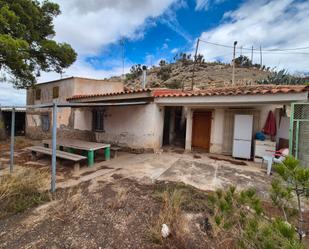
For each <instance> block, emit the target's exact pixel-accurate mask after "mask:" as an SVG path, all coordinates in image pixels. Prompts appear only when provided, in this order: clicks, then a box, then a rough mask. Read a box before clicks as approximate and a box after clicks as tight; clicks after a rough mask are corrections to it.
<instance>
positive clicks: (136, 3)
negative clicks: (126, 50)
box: [55, 0, 177, 55]
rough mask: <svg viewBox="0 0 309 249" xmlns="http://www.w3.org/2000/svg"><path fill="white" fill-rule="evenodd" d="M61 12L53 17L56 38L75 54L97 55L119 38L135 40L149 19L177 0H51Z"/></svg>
mask: <svg viewBox="0 0 309 249" xmlns="http://www.w3.org/2000/svg"><path fill="white" fill-rule="evenodd" d="M55 1H56V2H57V3H59V4H60V7H61V10H62V14H61V15H60V16H59V17H57V19H56V20H55V29H56V37H55V39H57V40H58V41H65V42H68V43H70V44H71V45H72V46H73V47H74V48H75V49H76V50H77V52H78V53H79V54H81V55H90V54H97V53H98V52H99V51H100V50H101V49H102V48H103V47H104V46H105V45H108V44H111V43H114V42H116V41H118V40H119V39H120V38H121V37H126V38H128V39H137V38H140V37H142V36H143V32H142V31H143V29H144V27H145V25H146V24H147V23H148V20H151V18H156V17H158V16H160V15H161V14H162V13H164V12H165V11H166V10H167V9H168V7H169V6H170V5H171V4H173V3H175V2H177V0H160V1H157V0H146V1H145V0H126V1H123V0H105V1H102V0H88V1H84V0H55Z"/></svg>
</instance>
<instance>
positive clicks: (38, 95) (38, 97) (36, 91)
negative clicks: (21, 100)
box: [35, 89, 41, 100]
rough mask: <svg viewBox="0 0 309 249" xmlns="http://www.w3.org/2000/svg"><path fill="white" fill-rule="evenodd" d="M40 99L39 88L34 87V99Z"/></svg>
mask: <svg viewBox="0 0 309 249" xmlns="http://www.w3.org/2000/svg"><path fill="white" fill-rule="evenodd" d="M40 99H41V89H36V90H35V100H40Z"/></svg>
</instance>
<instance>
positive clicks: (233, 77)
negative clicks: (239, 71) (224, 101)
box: [232, 41, 237, 85]
mask: <svg viewBox="0 0 309 249" xmlns="http://www.w3.org/2000/svg"><path fill="white" fill-rule="evenodd" d="M236 45H237V41H234V50H233V73H232V84H233V85H234V84H235V54H236Z"/></svg>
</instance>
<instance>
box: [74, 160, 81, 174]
mask: <svg viewBox="0 0 309 249" xmlns="http://www.w3.org/2000/svg"><path fill="white" fill-rule="evenodd" d="M79 168H80V165H79V162H75V163H74V173H78V172H79Z"/></svg>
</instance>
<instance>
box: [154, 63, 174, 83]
mask: <svg viewBox="0 0 309 249" xmlns="http://www.w3.org/2000/svg"><path fill="white" fill-rule="evenodd" d="M171 73H172V69H171V67H170V66H169V65H165V66H161V67H160V69H159V71H158V72H157V77H158V78H160V79H161V80H163V81H166V80H168V79H169V78H170V77H171Z"/></svg>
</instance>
